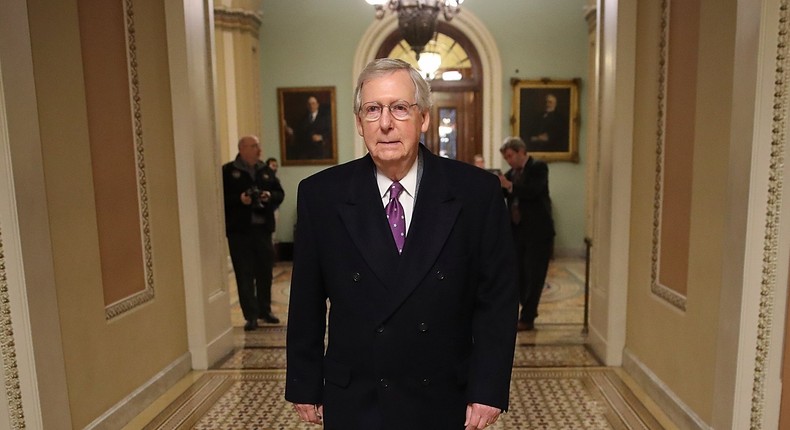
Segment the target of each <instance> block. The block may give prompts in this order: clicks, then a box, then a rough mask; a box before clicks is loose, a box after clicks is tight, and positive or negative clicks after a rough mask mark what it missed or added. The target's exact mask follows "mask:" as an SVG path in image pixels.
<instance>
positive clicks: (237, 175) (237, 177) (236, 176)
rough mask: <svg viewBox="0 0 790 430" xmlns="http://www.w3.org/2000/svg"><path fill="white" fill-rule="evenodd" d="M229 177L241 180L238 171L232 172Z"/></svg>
mask: <svg viewBox="0 0 790 430" xmlns="http://www.w3.org/2000/svg"><path fill="white" fill-rule="evenodd" d="M230 176H233V179H239V178H241V172H239V171H238V170H234V171H232V172H230Z"/></svg>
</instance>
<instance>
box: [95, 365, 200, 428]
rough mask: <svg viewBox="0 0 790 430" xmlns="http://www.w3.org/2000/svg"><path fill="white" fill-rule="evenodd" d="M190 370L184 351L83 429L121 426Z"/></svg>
mask: <svg viewBox="0 0 790 430" xmlns="http://www.w3.org/2000/svg"><path fill="white" fill-rule="evenodd" d="M191 370H192V359H191V356H190V354H189V353H186V354H184V355H182V356H181V357H179V358H178V359H177V360H175V361H174V362H172V363H170V365H169V366H167V367H166V368H164V369H162V371H160V372H159V373H157V374H156V375H154V377H153V378H151V379H149V380H148V381H147V382H146V383H145V384H143V385H142V386H140V387H139V388H138V389H136V390H134V391H133V392H132V393H131V394H129V395H128V396H126V397H125V398H124V399H123V400H121V401H120V402H118V403H116V404H115V405H114V406H113V407H112V408H110V409H109V410H107V412H105V413H103V414H102V415H101V416H100V417H98V418H96V419H95V420H93V422H91V423H90V424H88V425H87V426H85V429H89V430H93V429H96V430H100V429H101V430H103V429H108V430H111V429H119V428H123V426H124V425H126V423H128V422H129V421H131V420H132V419H133V418H134V417H136V416H137V415H139V414H140V413H141V412H142V411H143V410H145V408H147V407H148V406H150V405H151V403H153V402H154V401H155V400H156V399H158V398H159V397H161V396H162V395H163V394H164V393H165V392H166V391H167V390H168V389H170V388H171V387H172V386H173V385H175V384H176V382H178V381H180V380H181V378H183V377H184V375H186V374H187V373H189V372H190V371H191Z"/></svg>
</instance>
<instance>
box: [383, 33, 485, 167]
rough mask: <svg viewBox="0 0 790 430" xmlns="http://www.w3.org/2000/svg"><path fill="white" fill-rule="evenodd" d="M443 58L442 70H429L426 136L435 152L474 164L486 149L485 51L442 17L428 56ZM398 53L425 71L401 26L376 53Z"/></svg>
mask: <svg viewBox="0 0 790 430" xmlns="http://www.w3.org/2000/svg"><path fill="white" fill-rule="evenodd" d="M428 56H433V58H435V59H437V64H438V67H437V68H436V70H434V71H431V72H426V73H425V75H426V76H425V77H426V79H428V81H429V83H430V84H431V90H432V92H433V108H432V109H431V128H430V129H429V131H428V132H427V133H425V136H424V137H423V139H424V140H423V141H424V143H425V145H426V146H427V147H428V148H429V149H430V150H431V151H432V152H434V153H435V154H439V155H441V156H443V157H447V158H453V159H457V160H460V161H465V162H468V163H471V162H472V160H473V158H474V155H475V154H482V153H483V124H482V117H483V115H482V112H483V103H482V100H483V98H482V87H483V85H482V74H483V68H482V65H481V61H480V56H479V55H478V52H477V50H476V49H475V47H474V45H473V44H472V42H471V41H470V40H469V38H468V37H467V36H466V35H465V34H464V33H463V32H462V31H460V30H459V29H457V28H455V27H453V26H451V25H450V24H448V23H446V22H443V21H439V22H438V23H437V26H436V34H435V35H434V37H433V39H431V41H430V42H428V44H427V45H426V47H425V52H423V54H422V57H423V60H424V59H425V58H426V57H428ZM385 57H389V58H398V59H401V60H404V61H406V62H408V63H410V64H412V65H413V66H414V67H415V68H417V69H418V70H422V68H421V67H420V64H418V60H417V56H416V54H415V53H414V51H412V50H411V47H410V46H409V44H408V43H407V42H406V41H405V40H404V39H403V38H402V37H401V35H400V32H399V31H398V30H395V31H392V32H391V33H390V34H389V35H388V36H387V37H386V39H384V41H383V42H382V44H381V45H380V47H379V49H378V51H377V53H376V58H385Z"/></svg>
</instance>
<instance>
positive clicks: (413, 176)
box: [376, 160, 419, 199]
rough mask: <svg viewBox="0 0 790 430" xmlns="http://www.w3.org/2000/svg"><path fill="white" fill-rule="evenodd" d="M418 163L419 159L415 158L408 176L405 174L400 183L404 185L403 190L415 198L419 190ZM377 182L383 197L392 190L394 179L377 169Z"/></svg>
mask: <svg viewBox="0 0 790 430" xmlns="http://www.w3.org/2000/svg"><path fill="white" fill-rule="evenodd" d="M417 164H419V163H417V160H415V162H414V163H413V164H412V165H411V168H410V169H409V171H408V173H406V176H404V177H403V179H401V180H400V184H401V185H402V186H403V191H404V192H405V193H407V194H409V196H411V197H412V198H414V196H415V195H416V192H417ZM376 182H377V183H378V186H379V195H380V196H381V198H382V199H383V198H384V196H386V195H387V193H388V192H389V190H390V186H391V185H392V179H390V178H388V177H386V176H384V175H383V174H381V172H379V171H378V169H377V170H376Z"/></svg>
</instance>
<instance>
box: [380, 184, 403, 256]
mask: <svg viewBox="0 0 790 430" xmlns="http://www.w3.org/2000/svg"><path fill="white" fill-rule="evenodd" d="M402 192H403V185H401V184H400V182H393V183H392V185H390V202H389V203H387V207H386V208H384V210H385V211H386V213H387V222H388V223H389V225H390V230H392V237H393V238H394V239H395V245H396V246H397V247H398V253H400V252H402V251H403V243H404V242H405V241H406V217H405V214H404V213H403V205H401V204H400V200H398V197H400V193H402Z"/></svg>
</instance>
